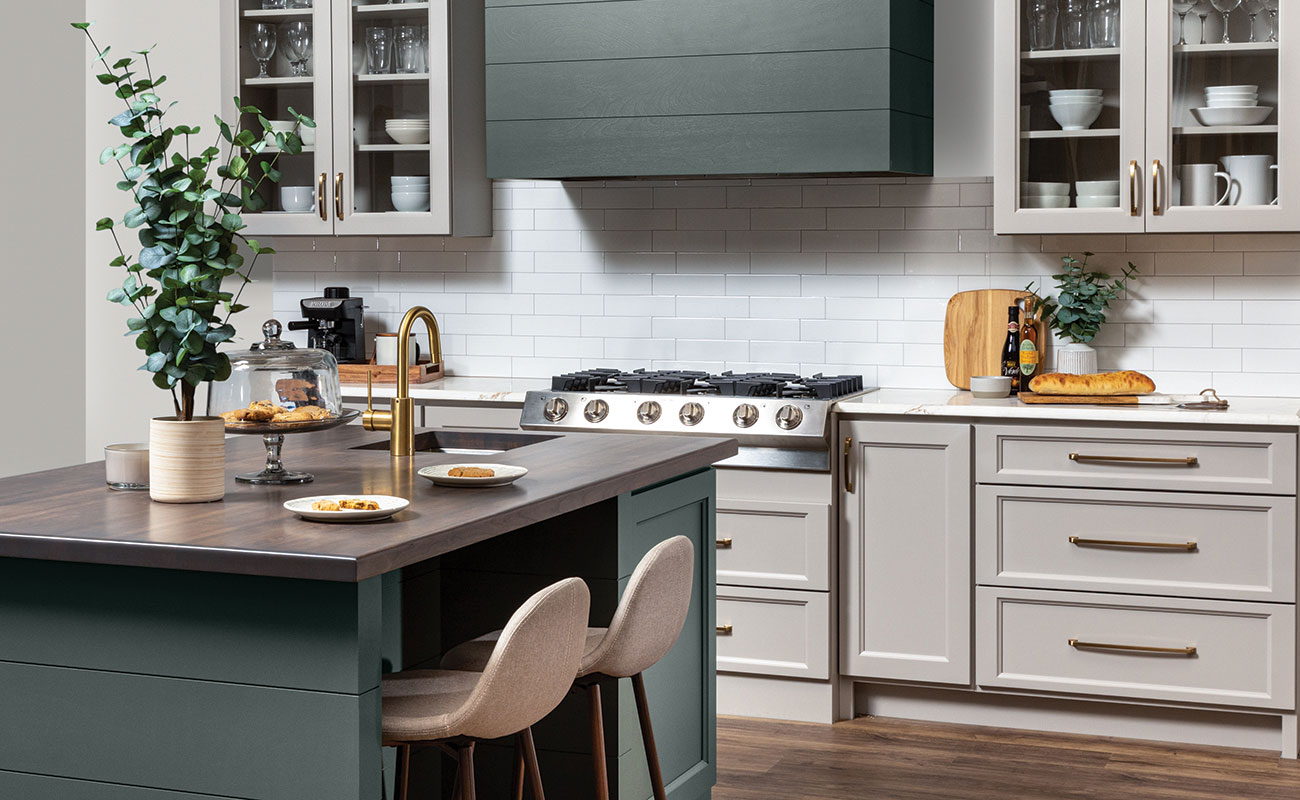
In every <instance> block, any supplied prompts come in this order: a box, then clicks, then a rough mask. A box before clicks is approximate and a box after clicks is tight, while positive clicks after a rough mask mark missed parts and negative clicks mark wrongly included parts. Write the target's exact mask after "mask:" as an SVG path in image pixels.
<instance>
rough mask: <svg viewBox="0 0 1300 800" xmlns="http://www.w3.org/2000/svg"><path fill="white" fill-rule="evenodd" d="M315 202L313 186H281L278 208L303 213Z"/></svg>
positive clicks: (309, 209)
mask: <svg viewBox="0 0 1300 800" xmlns="http://www.w3.org/2000/svg"><path fill="white" fill-rule="evenodd" d="M315 202H316V188H315V187H313V186H281V187H280V208H281V209H283V210H285V211H288V212H289V213H291V214H305V213H306V212H308V211H311V207H312V205H313V204H314V203H315Z"/></svg>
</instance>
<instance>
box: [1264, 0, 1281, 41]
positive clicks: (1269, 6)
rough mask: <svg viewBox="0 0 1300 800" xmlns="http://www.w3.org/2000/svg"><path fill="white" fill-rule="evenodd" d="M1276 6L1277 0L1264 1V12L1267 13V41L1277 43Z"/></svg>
mask: <svg viewBox="0 0 1300 800" xmlns="http://www.w3.org/2000/svg"><path fill="white" fill-rule="evenodd" d="M1277 5H1278V0H1264V10H1265V11H1267V12H1268V30H1269V33H1268V40H1269V41H1270V42H1276V41H1277Z"/></svg>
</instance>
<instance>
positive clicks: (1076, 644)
mask: <svg viewBox="0 0 1300 800" xmlns="http://www.w3.org/2000/svg"><path fill="white" fill-rule="evenodd" d="M1066 644H1068V645H1070V646H1071V647H1073V648H1074V649H1075V650H1081V649H1084V648H1087V649H1089V650H1123V651H1125V652H1129V653H1163V654H1165V655H1171V656H1189V657H1190V656H1194V655H1196V645H1188V646H1187V647H1154V646H1152V645H1146V644H1106V643H1105V642H1081V641H1079V640H1078V639H1067V640H1066Z"/></svg>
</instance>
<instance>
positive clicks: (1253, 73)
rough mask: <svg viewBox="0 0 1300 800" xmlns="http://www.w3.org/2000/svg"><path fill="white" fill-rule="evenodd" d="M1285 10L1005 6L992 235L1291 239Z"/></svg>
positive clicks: (1293, 85)
mask: <svg viewBox="0 0 1300 800" xmlns="http://www.w3.org/2000/svg"><path fill="white" fill-rule="evenodd" d="M1283 5H1285V4H1284V3H1282V2H1279V0H998V4H997V9H998V13H999V19H998V21H997V43H996V46H997V48H998V53H997V55H996V57H995V58H996V64H997V70H996V75H995V80H996V83H997V86H996V89H995V92H994V97H995V108H996V111H995V113H996V115H997V119H996V123H995V125H996V128H997V131H998V136H997V144H996V153H995V167H994V169H995V176H994V177H995V186H994V206H995V207H994V228H995V230H996V231H997V232H998V233H1134V232H1143V231H1167V232H1176V231H1285V230H1300V213H1298V212H1300V172H1298V171H1297V169H1296V166H1297V165H1296V164H1293V163H1289V162H1288V158H1287V152H1288V149H1289V148H1288V143H1289V141H1290V140H1289V137H1292V136H1294V135H1295V134H1294V133H1293V131H1294V129H1295V128H1296V123H1297V121H1298V120H1297V117H1296V113H1297V112H1296V111H1295V108H1294V106H1295V105H1296V103H1295V102H1290V103H1288V102H1287V98H1289V97H1294V96H1295V94H1296V90H1297V88H1300V84H1297V65H1298V64H1300V48H1293V49H1292V50H1291V51H1290V52H1288V50H1287V46H1286V40H1287V38H1288V27H1287V26H1288V24H1292V25H1294V24H1295V23H1289V22H1288V21H1289V19H1291V18H1290V17H1288V15H1287V13H1286V9H1285V8H1281V6H1283ZM1291 11H1292V12H1293V13H1294V12H1295V11H1296V10H1295V9H1291ZM1292 146H1294V143H1292Z"/></svg>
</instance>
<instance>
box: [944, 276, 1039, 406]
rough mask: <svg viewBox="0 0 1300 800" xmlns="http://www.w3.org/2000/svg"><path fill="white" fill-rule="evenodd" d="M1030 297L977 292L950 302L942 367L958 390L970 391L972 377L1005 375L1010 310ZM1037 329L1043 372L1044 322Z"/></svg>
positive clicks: (997, 291) (1016, 291)
mask: <svg viewBox="0 0 1300 800" xmlns="http://www.w3.org/2000/svg"><path fill="white" fill-rule="evenodd" d="M1031 296H1033V293H1032V292H1027V291H1025V290H1023V289H978V290H976V291H972V292H958V293H957V294H955V295H953V296H952V298H950V299H949V300H948V312H947V314H945V315H944V320H943V367H944V371H945V372H946V373H947V375H948V382H949V383H951V384H952V385H953V386H956V387H957V388H958V389H969V388H970V379H971V376H972V375H1001V374H1002V347H1003V345H1005V344H1006V341H1007V308H1008V307H1010V306H1013V305H1016V304H1017V303H1018V302H1019V301H1021V300H1022V299H1023V298H1025V297H1031ZM1023 316H1024V313H1023V310H1022V313H1021V317H1022V318H1023ZM1034 328H1035V330H1037V332H1038V348H1039V358H1040V361H1039V368H1040V369H1042V367H1043V363H1042V360H1041V359H1042V350H1043V343H1044V341H1045V339H1044V337H1043V323H1042V322H1041V321H1036V322H1035V323H1034Z"/></svg>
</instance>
